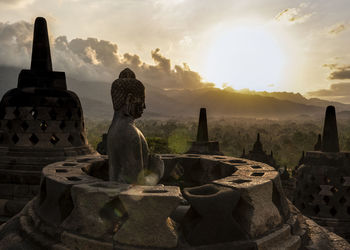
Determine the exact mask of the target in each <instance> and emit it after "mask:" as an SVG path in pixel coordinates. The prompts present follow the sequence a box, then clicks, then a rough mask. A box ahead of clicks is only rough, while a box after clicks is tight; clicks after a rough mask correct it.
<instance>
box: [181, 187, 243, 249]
mask: <svg viewBox="0 0 350 250" xmlns="http://www.w3.org/2000/svg"><path fill="white" fill-rule="evenodd" d="M183 194H184V197H185V198H186V199H187V200H188V202H189V203H190V204H191V209H190V210H189V211H188V213H187V214H186V216H185V219H184V220H185V221H184V234H185V237H186V239H187V241H188V242H189V243H190V244H191V245H207V244H215V243H222V242H230V241H237V240H243V239H246V238H247V235H246V234H245V233H244V232H243V231H242V227H241V226H240V225H239V224H238V223H237V222H236V221H235V220H234V219H233V216H232V213H233V211H234V209H235V207H236V205H237V203H238V200H239V198H240V194H239V193H238V192H237V191H235V190H233V189H231V188H225V187H220V186H216V185H213V184H207V185H203V186H200V187H194V188H185V189H184V191H183Z"/></svg>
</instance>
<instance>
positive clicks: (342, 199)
mask: <svg viewBox="0 0 350 250" xmlns="http://www.w3.org/2000/svg"><path fill="white" fill-rule="evenodd" d="M339 203H340V205H344V204H345V203H346V199H345V197H344V196H342V197H341V198H340V200H339Z"/></svg>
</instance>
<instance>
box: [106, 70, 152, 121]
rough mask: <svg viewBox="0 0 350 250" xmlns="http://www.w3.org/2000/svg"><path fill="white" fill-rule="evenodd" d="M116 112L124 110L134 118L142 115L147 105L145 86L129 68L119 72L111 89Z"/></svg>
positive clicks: (123, 111) (125, 113) (124, 112)
mask: <svg viewBox="0 0 350 250" xmlns="http://www.w3.org/2000/svg"><path fill="white" fill-rule="evenodd" d="M111 94H112V101H113V108H114V112H122V113H123V114H124V115H126V116H131V117H133V118H134V119H137V118H139V117H141V115H142V113H143V110H144V109H145V108H146V105H145V87H144V86H143V84H142V82H140V81H139V80H137V79H136V77H135V74H134V72H132V71H131V70H130V69H129V68H126V69H124V70H123V71H122V72H120V74H119V78H118V79H117V80H115V81H114V82H113V84H112V89H111Z"/></svg>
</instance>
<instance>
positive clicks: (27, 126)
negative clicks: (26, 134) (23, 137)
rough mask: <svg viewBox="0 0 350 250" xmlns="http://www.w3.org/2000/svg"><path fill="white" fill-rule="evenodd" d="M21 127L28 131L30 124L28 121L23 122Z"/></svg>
mask: <svg viewBox="0 0 350 250" xmlns="http://www.w3.org/2000/svg"><path fill="white" fill-rule="evenodd" d="M21 128H22V129H23V131H26V130H27V129H28V128H29V125H28V123H27V122H26V121H24V122H22V123H21Z"/></svg>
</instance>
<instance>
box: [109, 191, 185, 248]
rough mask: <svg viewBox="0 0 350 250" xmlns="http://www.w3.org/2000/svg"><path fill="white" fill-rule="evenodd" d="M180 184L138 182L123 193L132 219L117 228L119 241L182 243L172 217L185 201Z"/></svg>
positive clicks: (148, 244)
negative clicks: (141, 184) (154, 184)
mask: <svg viewBox="0 0 350 250" xmlns="http://www.w3.org/2000/svg"><path fill="white" fill-rule="evenodd" d="M180 195H181V193H180V189H179V187H173V186H165V187H164V186H134V187H133V188H130V189H129V190H127V191H125V192H122V193H120V195H119V199H120V200H121V202H122V203H123V205H124V207H125V209H126V211H127V213H128V219H127V220H126V222H125V223H124V224H123V225H122V226H121V228H120V229H119V230H118V231H117V232H116V234H115V236H114V239H115V241H116V245H118V244H126V245H136V246H143V247H159V248H172V247H176V246H177V243H178V234H177V232H176V227H175V223H174V222H173V221H172V220H171V219H170V218H169V216H170V214H171V213H172V212H173V211H174V210H175V209H176V207H177V206H178V205H179V204H180V201H181V196H180Z"/></svg>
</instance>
